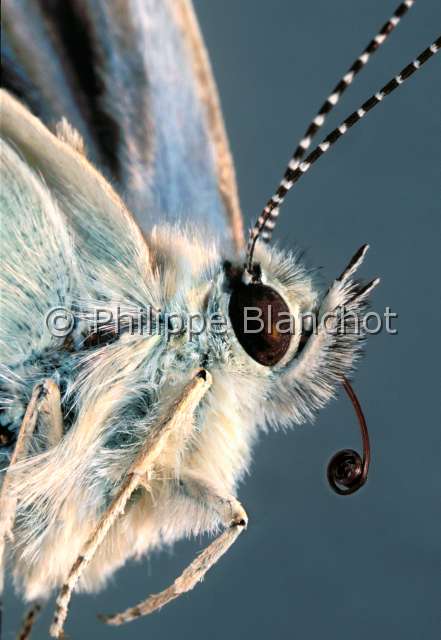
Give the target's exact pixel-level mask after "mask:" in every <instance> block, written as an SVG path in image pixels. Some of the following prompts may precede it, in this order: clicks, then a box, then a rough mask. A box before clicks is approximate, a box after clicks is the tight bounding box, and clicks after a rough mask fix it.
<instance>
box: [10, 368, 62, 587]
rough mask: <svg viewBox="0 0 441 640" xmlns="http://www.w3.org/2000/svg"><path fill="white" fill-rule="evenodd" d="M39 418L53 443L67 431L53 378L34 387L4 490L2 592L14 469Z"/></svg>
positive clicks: (13, 508) (12, 509) (12, 518)
mask: <svg viewBox="0 0 441 640" xmlns="http://www.w3.org/2000/svg"><path fill="white" fill-rule="evenodd" d="M40 418H41V423H40ZM37 420H38V421H39V427H40V425H41V428H42V430H43V433H44V435H45V437H46V439H47V442H48V444H49V445H50V446H53V445H54V444H56V443H57V442H58V441H59V440H60V439H61V437H62V435H63V418H62V414H61V403H60V391H59V389H58V387H57V385H56V384H55V382H54V381H53V380H51V379H50V378H47V379H46V380H43V381H42V382H39V383H38V384H36V385H35V387H34V389H33V391H32V395H31V399H30V401H29V403H28V406H27V408H26V412H25V415H24V418H23V421H22V423H21V426H20V429H19V432H18V437H17V442H16V444H15V448H14V452H13V454H12V457H11V460H10V463H9V467H8V469H7V471H6V473H5V477H4V479H3V485H2V487H1V491H0V593H2V591H3V579H4V551H5V545H6V540H7V539H10V540H12V539H13V534H12V530H13V528H14V521H15V511H16V507H17V500H16V498H15V497H14V496H13V495H10V488H11V469H12V468H13V466H14V464H16V463H17V462H19V461H20V460H22V459H23V458H24V457H25V456H26V454H27V451H28V447H29V443H30V441H31V439H32V436H33V433H34V430H35V427H36V425H37Z"/></svg>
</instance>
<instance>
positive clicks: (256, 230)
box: [245, 36, 441, 278]
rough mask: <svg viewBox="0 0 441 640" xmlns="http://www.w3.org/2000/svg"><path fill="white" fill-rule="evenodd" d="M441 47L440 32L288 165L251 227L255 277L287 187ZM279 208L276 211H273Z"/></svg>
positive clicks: (247, 265)
mask: <svg viewBox="0 0 441 640" xmlns="http://www.w3.org/2000/svg"><path fill="white" fill-rule="evenodd" d="M440 48H441V36H440V37H439V38H437V39H436V40H435V42H433V43H432V44H431V45H430V46H429V47H427V49H424V51H423V52H422V53H420V55H419V56H418V57H417V58H416V59H415V60H414V61H413V62H411V63H410V64H408V65H407V66H406V67H404V69H402V71H401V72H400V73H399V74H398V75H396V76H395V77H394V78H392V80H390V81H389V82H388V83H387V84H385V85H384V86H383V87H382V88H381V89H380V91H377V93H375V94H374V95H373V96H371V97H370V98H369V99H368V100H366V102H364V103H363V104H362V105H361V107H360V108H359V109H357V110H356V111H354V112H353V113H351V114H350V115H349V116H348V117H347V118H346V119H345V120H343V122H342V123H341V125H340V126H339V127H337V128H336V129H334V130H333V131H331V133H330V134H329V135H327V136H326V138H325V139H324V140H323V141H322V142H321V143H320V144H319V145H318V146H317V147H316V148H315V149H314V150H313V151H311V153H310V154H309V155H308V156H307V157H306V158H305V160H304V161H303V162H300V164H299V165H298V166H297V167H296V168H295V169H291V167H290V164H291V163H290V164H289V165H288V167H287V169H286V171H285V174H284V176H283V179H282V181H281V182H280V184H279V187H278V188H277V190H276V192H275V193H274V195H273V196H272V197H271V199H270V200H269V201H268V204H267V205H266V207H265V209H264V210H263V211H262V213H261V215H260V216H259V218H258V220H257V222H256V224H255V226H254V227H253V228H252V229H251V231H250V239H249V241H248V246H247V255H246V263H245V268H246V270H247V272H248V273H249V274H250V276H251V277H252V278H255V277H256V274H255V270H254V269H253V255H254V249H255V246H256V242H257V240H258V239H259V238H260V237H262V239H265V236H263V231H264V230H265V228H266V225H267V223H268V221H269V220H270V218H271V222H270V227H271V229H273V228H274V227H275V217H277V214H278V209H279V206H280V204H281V203H282V202H283V200H284V199H285V196H286V194H287V193H288V191H289V190H290V189H291V188H292V187H293V186H294V184H295V183H296V182H298V180H299V179H300V178H301V176H303V175H304V174H305V173H306V172H307V171H309V169H310V168H311V167H312V165H313V164H314V163H315V162H316V161H317V160H318V159H319V158H320V157H321V156H322V155H324V154H325V153H326V152H327V151H328V149H329V148H330V147H332V145H333V144H334V143H335V142H337V140H338V139H339V138H341V137H342V136H343V135H344V134H345V133H346V132H347V131H348V130H349V129H350V128H351V127H353V126H354V124H357V122H359V121H360V120H361V119H362V118H363V117H364V116H365V115H366V113H368V111H371V109H373V108H374V107H375V106H377V104H379V103H380V102H381V101H382V100H383V99H384V98H386V96H388V95H389V94H391V93H392V92H393V91H395V89H397V88H398V87H399V86H400V85H402V84H403V82H405V81H406V80H407V79H408V78H410V76H412V75H413V74H414V73H415V71H417V70H418V69H420V68H421V67H422V66H423V64H425V63H426V62H427V61H428V60H430V58H431V57H432V56H434V55H435V54H436V53H438V51H439V50H440ZM275 211H277V213H276V215H274V212H275Z"/></svg>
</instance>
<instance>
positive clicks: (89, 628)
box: [4, 0, 441, 640]
mask: <svg viewBox="0 0 441 640" xmlns="http://www.w3.org/2000/svg"><path fill="white" fill-rule="evenodd" d="M195 4H196V9H197V11H198V15H199V18H200V21H201V26H202V30H203V32H204V34H205V38H206V42H207V45H208V49H209V51H210V54H211V58H212V63H213V66H214V70H215V75H216V78H217V81H218V84H219V90H220V94H221V97H222V103H223V108H224V114H225V118H226V123H227V127H228V131H229V135H230V139H231V144H232V148H233V152H234V156H235V161H236V166H237V174H238V181H239V187H240V193H241V200H242V207H243V211H244V213H245V216H246V219H247V220H249V221H251V219H254V217H255V216H256V215H257V214H258V212H259V211H260V209H261V208H262V205H263V204H264V203H265V202H266V200H267V199H268V197H269V195H270V194H271V193H272V190H273V188H274V187H275V185H276V184H277V182H278V180H279V178H280V176H281V173H282V170H283V168H284V164H285V162H286V161H287V159H288V157H289V155H290V154H291V152H292V150H293V148H294V146H295V143H296V141H297V140H298V139H299V138H300V137H301V136H302V134H303V132H304V129H305V127H306V125H307V123H308V122H309V120H310V118H311V117H312V116H313V115H315V112H316V109H317V108H318V107H319V105H320V104H321V102H322V101H323V99H324V98H325V96H326V95H327V93H329V91H330V90H331V89H332V87H333V86H334V85H335V83H336V81H337V80H338V79H339V77H340V76H341V75H342V73H344V72H345V71H346V69H347V67H348V66H349V64H350V63H351V62H352V60H353V59H354V58H355V57H356V56H357V55H358V54H359V53H360V51H361V49H362V47H363V46H364V45H365V44H367V42H368V40H369V39H370V38H371V37H372V36H373V35H374V33H375V32H376V29H377V28H379V27H380V26H381V25H382V24H383V22H384V21H385V20H386V19H387V17H389V16H390V15H391V13H392V12H393V10H394V9H395V7H396V4H397V0H381V1H380V0H376V1H373V0H369V1H366V0H351V1H349V0H346V2H329V0H309V1H308V2H305V1H304V2H300V1H298V0H296V1H290V0H271V1H267V2H263V1H256V0H240V2H238V1H237V0H222V1H220V0H218V1H217V2H207V0H197V1H196V3H195ZM440 26H441V4H440V2H439V0H426V1H425V2H417V3H416V6H415V7H414V8H413V9H412V10H411V12H410V13H409V15H407V16H406V17H405V18H404V19H403V22H402V23H401V24H400V25H399V27H398V28H397V30H396V31H395V32H394V33H393V35H392V36H391V38H390V40H388V42H387V44H385V45H384V48H382V49H381V51H380V52H379V53H378V54H377V55H376V56H375V57H374V58H373V60H372V61H371V62H370V63H369V65H368V67H367V68H366V70H365V71H364V72H363V73H362V75H361V76H360V77H358V78H357V81H356V82H355V85H354V86H352V87H351V88H350V89H349V90H348V92H347V94H346V95H345V98H344V100H343V107H341V105H339V108H338V113H339V115H338V116H337V117H335V116H333V117H332V119H331V122H332V123H333V124H338V123H339V122H340V121H341V119H342V118H343V117H345V116H346V115H348V113H349V112H350V111H352V110H353V109H355V108H357V107H358V106H359V105H360V104H361V102H362V101H363V100H364V99H366V98H367V97H369V96H370V95H371V93H373V92H375V91H376V90H378V89H379V88H380V86H382V85H383V84H384V83H385V82H386V81H388V80H389V79H390V78H391V77H392V76H393V75H395V74H396V73H397V72H398V71H399V70H401V68H402V67H404V66H405V65H406V64H407V63H408V62H410V61H411V59H413V58H414V57H415V56H416V55H417V54H418V53H420V52H421V51H422V50H423V49H424V48H425V47H426V46H427V45H428V44H429V43H430V42H432V41H433V40H434V39H435V37H436V36H437V35H438V31H439V27H440ZM440 81H441V55H440V56H438V57H437V58H435V59H434V60H431V61H430V62H428V64H427V66H425V67H424V69H423V70H421V71H420V72H419V73H418V74H417V75H416V76H415V77H413V78H412V79H411V80H409V82H408V83H406V84H405V85H404V86H403V87H401V88H400V89H399V90H398V91H397V92H396V93H394V95H393V96H391V97H390V98H388V99H387V100H386V101H385V102H384V103H383V104H382V105H381V106H379V107H378V109H375V111H374V112H373V113H371V114H369V116H367V118H366V119H365V120H363V122H362V123H361V124H360V125H357V127H356V128H355V129H353V130H352V131H351V132H350V133H349V134H348V136H346V137H345V138H344V139H343V140H341V141H339V142H338V144H337V146H336V147H335V148H334V149H333V150H332V151H330V153H329V154H328V155H327V156H326V157H325V158H323V159H321V160H320V161H319V163H318V164H317V165H316V166H315V167H314V169H312V170H311V172H310V173H309V174H308V176H307V177H305V179H304V180H302V181H301V183H300V184H299V185H297V186H296V187H295V193H294V192H293V193H291V194H290V196H289V197H288V199H287V202H286V205H285V206H284V208H283V215H281V218H280V224H279V227H278V230H277V232H276V234H275V238H276V240H277V241H278V242H280V244H281V245H282V246H286V247H292V246H298V247H300V248H302V249H305V250H306V258H307V261H308V262H309V263H310V264H312V265H321V266H322V267H323V276H324V278H326V279H328V280H331V279H332V278H334V277H335V276H336V274H337V273H339V272H340V270H341V268H342V267H343V266H344V265H345V264H346V262H347V260H348V258H349V257H350V256H351V255H352V253H353V252H354V250H355V249H356V248H358V247H359V246H360V245H361V244H362V243H364V242H369V243H370V244H371V251H370V253H369V256H368V260H367V263H366V265H365V266H364V267H363V270H362V275H363V276H365V277H366V278H370V277H373V276H376V275H377V274H379V275H380V276H381V277H382V284H381V286H380V287H379V288H378V289H377V292H376V293H375V294H374V296H373V308H374V309H375V310H376V311H378V312H380V313H381V312H382V311H383V310H384V308H385V306H386V305H388V306H390V307H391V308H392V310H393V311H396V312H397V313H398V314H399V318H398V321H396V322H395V325H396V327H397V328H398V335H396V336H390V335H386V334H381V335H378V336H372V337H371V338H370V340H369V345H368V350H367V357H366V358H365V360H364V362H363V363H362V365H361V366H360V370H359V372H358V373H357V374H356V376H355V387H356V390H357V392H358V393H359V396H360V399H361V402H362V404H363V407H364V410H365V413H366V416H367V419H368V424H369V427H370V433H371V440H372V447H373V463H372V467H371V473H370V479H369V483H368V485H367V486H366V487H365V488H364V489H363V490H362V491H361V492H360V493H358V494H356V495H354V496H352V497H349V498H341V497H338V496H336V495H334V494H333V493H332V492H331V490H330V489H329V488H328V486H327V483H326V480H325V468H326V463H327V460H328V459H329V457H330V456H331V455H332V454H333V453H334V452H335V451H336V450H338V449H339V448H346V447H354V448H359V446H360V442H359V435H358V426H357V423H356V419H355V416H354V414H353V411H352V408H351V406H350V404H349V401H348V400H347V399H346V397H344V396H343V395H342V396H341V399H340V400H339V401H338V402H333V403H331V404H330V406H328V407H327V408H326V409H325V410H324V411H322V413H321V414H320V415H319V416H318V419H317V421H316V424H315V425H313V426H311V425H307V426H305V427H303V428H297V429H295V430H292V431H290V432H288V433H286V434H283V433H281V432H279V433H274V432H273V433H270V434H268V435H266V436H265V437H262V438H261V440H260V442H259V445H258V447H257V448H256V451H255V458H254V465H253V468H252V474H251V476H250V477H249V478H247V479H246V481H245V482H244V483H243V485H242V486H241V487H240V489H239V497H240V499H241V501H242V502H243V503H244V505H245V506H246V508H247V510H248V513H249V516H250V526H249V530H248V532H247V533H246V534H244V535H243V536H242V537H241V539H240V540H239V541H238V543H237V544H236V546H234V547H233V549H232V550H231V551H230V553H229V554H228V555H227V556H226V557H225V558H223V559H222V561H221V562H220V563H219V564H218V565H217V566H216V567H215V568H214V569H213V570H212V571H211V572H210V573H209V574H208V576H207V578H206V580H205V582H204V583H203V584H202V585H201V586H199V587H198V588H197V589H196V590H195V591H194V592H193V593H192V594H190V595H187V596H184V597H183V598H181V599H180V600H177V601H176V602H174V603H173V604H171V605H169V606H168V607H166V608H165V609H164V610H163V611H162V612H160V613H159V614H158V613H157V614H155V615H153V616H151V617H149V618H144V619H141V620H139V621H137V622H134V623H132V624H130V625H128V626H125V627H122V628H120V629H118V628H116V629H114V628H108V627H104V626H103V625H101V624H100V623H98V622H97V621H96V617H95V614H96V612H99V611H103V612H113V611H115V610H119V609H124V608H126V607H127V606H129V605H132V604H135V603H136V602H137V601H138V600H140V599H142V598H143V597H145V596H147V595H148V594H149V593H151V592H155V591H158V590H160V589H162V588H163V587H164V586H166V585H168V584H169V583H170V582H171V581H172V580H173V579H174V578H175V577H176V575H177V574H178V573H180V571H181V570H182V568H183V567H185V566H186V564H187V563H189V562H190V561H191V559H192V558H193V557H194V554H195V552H196V551H197V550H199V549H201V548H202V546H203V545H204V544H205V543H206V542H207V540H197V541H190V542H185V541H184V542H181V543H179V544H178V545H176V547H175V548H174V549H173V551H172V552H163V553H162V554H158V555H155V556H153V557H152V558H150V559H148V560H145V561H144V562H143V563H141V564H132V563H131V564H129V565H128V566H127V567H126V568H124V570H122V571H120V572H119V573H118V574H117V576H116V577H115V578H114V580H113V582H112V583H111V584H110V585H109V587H108V589H107V590H106V591H105V592H103V593H101V594H99V595H98V596H81V595H80V596H76V597H74V599H73V602H72V613H73V615H72V616H71V617H70V622H69V623H68V625H67V629H66V631H67V633H68V635H69V636H70V637H71V638H72V639H73V640H78V639H79V638H87V639H88V638H94V639H95V638H96V639H100V638H106V639H108V640H112V638H115V639H117V638H124V639H136V640H138V639H139V638H143V637H145V638H154V639H155V640H169V639H173V638H178V637H179V638H184V639H185V640H186V639H187V638H191V640H205V639H206V638H207V637H208V638H210V640H220V639H221V638H222V639H224V638H228V640H242V639H244V638H245V639H248V638H250V639H255V640H258V639H259V640H260V639H267V638H278V639H279V638H280V639H282V638H312V639H316V638H326V639H327V640H334V639H335V640H337V639H338V640H340V639H341V638H354V637H355V638H357V640H368V639H369V640H371V639H373V638H380V639H383V638H399V639H400V640H407V639H408V640H415V639H422V640H435V639H437V638H439V637H440V629H441V613H440V611H441V609H440V601H441V554H440V540H441V511H440V493H441V471H440V456H441V428H440V426H441V420H440V418H441V416H440V402H439V396H440V391H439V356H440V354H439V329H440V324H439V319H440V312H441V309H440V299H439V277H440V257H439V256H440V249H439V241H440V226H441V225H440V200H441V198H440V165H441V163H440V153H439V146H440V145H439V142H440V134H441V118H440V114H441V90H440V87H441V82H440ZM323 135H324V134H323ZM437 349H438V350H437ZM5 610H6V615H7V619H6V620H5V629H4V637H5V640H6V639H8V640H9V639H12V638H13V637H14V636H15V634H14V633H13V630H15V629H17V625H18V620H19V617H20V615H21V611H22V609H21V605H20V603H19V602H18V601H16V600H14V599H13V596H12V594H11V590H10V589H9V590H8V591H7V595H6V599H5ZM48 622H49V613H46V614H45V615H44V617H43V619H42V621H41V624H39V625H38V627H37V628H36V630H35V634H34V637H35V638H46V637H47V631H46V630H47V625H48Z"/></svg>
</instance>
